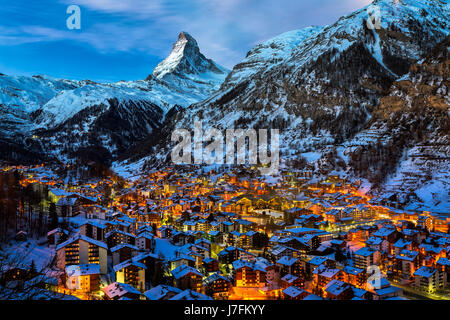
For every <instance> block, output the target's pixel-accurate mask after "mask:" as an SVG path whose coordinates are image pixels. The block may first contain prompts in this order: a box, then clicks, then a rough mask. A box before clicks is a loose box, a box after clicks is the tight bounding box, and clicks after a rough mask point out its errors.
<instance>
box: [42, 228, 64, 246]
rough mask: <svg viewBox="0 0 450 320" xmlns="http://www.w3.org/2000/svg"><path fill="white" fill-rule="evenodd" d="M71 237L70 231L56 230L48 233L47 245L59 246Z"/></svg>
mask: <svg viewBox="0 0 450 320" xmlns="http://www.w3.org/2000/svg"><path fill="white" fill-rule="evenodd" d="M68 237H69V231H67V230H64V229H61V228H56V229H53V230H51V231H49V232H48V233H47V243H48V244H49V245H57V244H59V243H61V242H64V241H66V240H67V239H68Z"/></svg>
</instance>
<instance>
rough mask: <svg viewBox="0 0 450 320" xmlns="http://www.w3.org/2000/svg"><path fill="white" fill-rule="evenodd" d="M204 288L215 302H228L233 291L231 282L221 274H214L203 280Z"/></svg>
mask: <svg viewBox="0 0 450 320" xmlns="http://www.w3.org/2000/svg"><path fill="white" fill-rule="evenodd" d="M203 287H204V288H205V293H206V294H207V295H208V296H211V297H213V298H214V299H215V300H226V299H228V297H229V295H230V291H231V289H232V286H231V281H230V280H229V279H228V278H226V277H224V276H223V275H221V274H219V273H213V274H212V275H210V276H209V277H207V278H206V279H205V280H203Z"/></svg>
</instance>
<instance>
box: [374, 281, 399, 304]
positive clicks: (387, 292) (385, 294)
mask: <svg viewBox="0 0 450 320" xmlns="http://www.w3.org/2000/svg"><path fill="white" fill-rule="evenodd" d="M366 286H367V291H369V292H371V293H372V295H373V300H386V299H389V298H394V297H398V296H399V295H400V294H401V293H402V292H403V290H402V289H400V288H398V287H394V286H391V284H390V283H389V281H388V280H387V279H386V278H380V279H375V280H372V281H368V282H367V284H366Z"/></svg>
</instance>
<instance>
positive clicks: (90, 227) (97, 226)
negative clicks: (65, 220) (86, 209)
mask: <svg viewBox="0 0 450 320" xmlns="http://www.w3.org/2000/svg"><path fill="white" fill-rule="evenodd" d="M79 233H80V234H82V235H85V236H87V237H89V238H92V239H95V240H98V241H104V240H105V233H106V225H105V224H103V223H101V222H99V220H87V221H86V222H84V223H83V224H82V225H81V226H80V230H79Z"/></svg>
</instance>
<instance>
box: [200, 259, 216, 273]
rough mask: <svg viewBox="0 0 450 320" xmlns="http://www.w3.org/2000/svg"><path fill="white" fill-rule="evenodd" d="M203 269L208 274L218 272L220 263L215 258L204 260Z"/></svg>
mask: <svg viewBox="0 0 450 320" xmlns="http://www.w3.org/2000/svg"><path fill="white" fill-rule="evenodd" d="M203 267H204V268H205V270H206V272H208V273H212V272H217V271H219V261H217V260H216V259H213V258H205V259H203Z"/></svg>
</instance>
